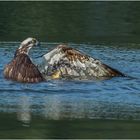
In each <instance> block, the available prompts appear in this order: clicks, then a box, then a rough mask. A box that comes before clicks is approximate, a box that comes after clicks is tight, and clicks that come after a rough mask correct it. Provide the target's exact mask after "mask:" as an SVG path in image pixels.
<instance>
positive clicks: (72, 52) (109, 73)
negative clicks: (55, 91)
mask: <svg viewBox="0 0 140 140" xmlns="http://www.w3.org/2000/svg"><path fill="white" fill-rule="evenodd" d="M39 69H40V71H41V72H42V73H43V74H44V75H46V76H51V77H52V78H60V77H65V76H73V77H81V78H82V77H83V78H88V79H89V78H92V77H113V76H123V74H122V73H121V72H119V71H118V70H115V69H113V68H111V67H109V66H108V65H106V64H104V63H102V62H101V61H99V60H98V59H94V58H92V57H90V56H87V55H85V54H83V53H81V52H80V51H78V50H76V49H74V48H69V47H67V46H65V45H59V46H58V47H56V48H55V49H53V50H52V51H50V52H49V53H47V54H45V55H44V56H43V62H42V64H40V65H39Z"/></svg>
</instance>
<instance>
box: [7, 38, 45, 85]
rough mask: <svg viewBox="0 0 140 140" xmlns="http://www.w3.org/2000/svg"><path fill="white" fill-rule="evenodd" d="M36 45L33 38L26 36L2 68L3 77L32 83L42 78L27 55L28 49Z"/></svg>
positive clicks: (36, 42)
mask: <svg viewBox="0 0 140 140" xmlns="http://www.w3.org/2000/svg"><path fill="white" fill-rule="evenodd" d="M37 45H38V41H37V40H36V39H35V38H27V39H26V40H24V41H23V42H22V43H21V44H20V47H19V48H18V49H17V50H16V52H15V55H14V58H13V59H12V61H11V62H10V63H9V64H7V65H6V66H5V68H4V77H5V78H7V79H10V80H14V81H18V82H27V83H34V82H40V81H43V80H44V78H43V77H42V74H41V73H40V71H39V70H38V68H37V66H35V65H34V64H33V63H32V61H31V59H30V57H29V56H28V53H29V50H30V49H31V48H32V47H34V46H37Z"/></svg>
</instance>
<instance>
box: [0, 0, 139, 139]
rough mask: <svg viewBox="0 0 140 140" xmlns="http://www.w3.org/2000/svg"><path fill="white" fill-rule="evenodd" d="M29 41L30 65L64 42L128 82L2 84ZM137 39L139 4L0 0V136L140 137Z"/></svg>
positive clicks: (117, 79)
mask: <svg viewBox="0 0 140 140" xmlns="http://www.w3.org/2000/svg"><path fill="white" fill-rule="evenodd" d="M29 36H31V37H36V38H37V39H38V40H39V41H41V47H40V48H34V49H33V50H31V53H30V56H31V57H32V58H33V59H34V58H35V57H36V56H38V55H40V54H44V53H46V52H48V51H50V50H51V49H52V48H54V47H55V46H56V45H58V44H59V43H60V42H66V43H68V44H69V45H70V46H71V47H73V48H76V49H78V50H81V51H82V52H85V53H87V54H88V55H90V56H93V57H95V58H98V59H100V60H102V61H103V62H104V63H106V64H108V65H110V66H112V67H114V68H116V69H118V70H120V71H122V72H123V73H125V74H127V75H129V76H132V77H134V78H128V77H125V78H121V77H116V78H112V79H110V80H104V81H62V80H56V81H55V80H54V81H47V82H43V83H38V84H21V83H17V82H13V81H8V80H6V79H5V78H4V77H3V68H4V66H5V65H6V64H7V63H8V62H9V61H10V60H11V59H12V58H13V55H14V52H15V50H16V48H18V46H19V43H20V42H21V41H22V40H23V39H25V38H27V37H29ZM139 38H140V2H51V1H50V2H0V60H1V62H0V138H1V139H2V138H15V139H16V138H44V139H45V138H106V139H108V138H120V139H121V138H126V139H128V138H140V133H139V132H140V86H139V84H140V73H139V69H140V64H139V63H140V44H139V42H140V39H139ZM35 61H39V60H35Z"/></svg>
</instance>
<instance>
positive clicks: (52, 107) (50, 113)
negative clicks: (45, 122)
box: [43, 95, 62, 120]
mask: <svg viewBox="0 0 140 140" xmlns="http://www.w3.org/2000/svg"><path fill="white" fill-rule="evenodd" d="M61 113H62V103H61V98H60V97H59V95H54V96H46V97H45V98H44V111H43V115H44V116H45V118H48V119H53V120H59V119H60V118H61Z"/></svg>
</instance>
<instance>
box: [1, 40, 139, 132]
mask: <svg viewBox="0 0 140 140" xmlns="http://www.w3.org/2000/svg"><path fill="white" fill-rule="evenodd" d="M57 44H58V43H48V44H46V43H41V47H40V48H34V49H32V50H31V53H30V56H31V57H32V59H33V60H34V61H35V62H36V63H37V62H39V61H40V59H39V58H38V59H37V58H35V57H36V56H39V55H40V54H44V53H46V52H48V51H49V50H51V49H52V48H53V47H55V46H56V45H57ZM18 45H19V43H18V42H1V43H0V56H1V63H0V71H1V73H0V112H1V114H2V113H6V114H13V113H14V114H15V113H16V116H15V117H14V118H15V119H16V120H19V121H20V122H22V123H23V124H24V123H28V125H29V124H31V123H32V121H33V120H32V118H33V116H40V118H42V117H43V118H45V120H60V121H61V120H64V119H67V120H73V119H74V120H75V119H86V120H96V119H100V120H110V119H111V120H112V119H113V120H114V119H115V120H140V86H139V84H140V73H139V70H140V49H139V48H140V44H112V45H92V44H72V43H69V45H70V46H71V47H74V48H77V49H79V50H81V51H82V52H85V53H87V54H89V55H91V56H93V57H95V58H98V59H100V60H102V61H103V62H104V63H106V64H108V65H110V66H112V67H114V68H116V69H118V70H120V71H121V72H123V73H125V74H127V75H129V76H131V77H115V78H112V79H109V80H95V81H92V80H91V81H72V80H71V81H65V80H52V81H46V82H42V83H38V84H22V83H17V82H13V81H8V80H6V79H4V77H3V74H2V71H3V67H4V65H5V64H7V63H8V62H9V61H10V60H11V59H12V57H13V54H14V52H15V49H16V48H17V47H18ZM6 132H7V131H6Z"/></svg>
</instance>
